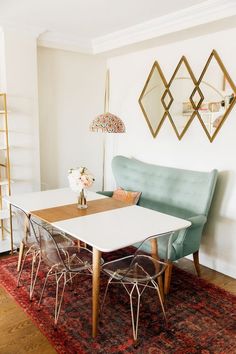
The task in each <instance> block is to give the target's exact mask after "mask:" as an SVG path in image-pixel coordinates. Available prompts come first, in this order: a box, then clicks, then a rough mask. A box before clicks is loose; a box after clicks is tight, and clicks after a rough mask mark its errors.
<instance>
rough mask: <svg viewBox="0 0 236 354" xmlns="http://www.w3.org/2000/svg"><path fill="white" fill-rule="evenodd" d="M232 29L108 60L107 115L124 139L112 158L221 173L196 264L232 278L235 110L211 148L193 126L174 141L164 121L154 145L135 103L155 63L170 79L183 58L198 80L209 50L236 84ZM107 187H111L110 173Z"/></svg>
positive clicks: (118, 139)
mask: <svg viewBox="0 0 236 354" xmlns="http://www.w3.org/2000/svg"><path fill="white" fill-rule="evenodd" d="M233 38H236V29H232V30H227V31H224V32H219V33H215V34H210V35H206V36H203V37H199V38H194V39H191V40H186V41H182V42H176V43H174V44H168V45H166V46H161V47H156V48H150V49H148V50H145V51H140V52H135V53H132V54H128V55H124V56H119V57H115V58H110V59H109V61H108V66H109V68H110V71H111V99H110V107H111V109H110V110H111V111H112V112H114V113H115V114H117V115H118V116H120V117H121V118H122V119H123V120H124V122H125V124H126V128H127V133H126V134H123V135H119V136H118V135H117V136H114V137H113V142H111V141H110V142H109V145H110V151H111V154H110V158H111V157H112V156H111V155H115V154H122V155H126V156H133V157H135V158H138V159H141V160H143V161H146V162H151V163H155V164H160V165H166V166H173V167H180V168H186V169H193V170H203V171H209V170H211V169H213V168H217V169H218V170H219V171H220V176H219V181H218V183H217V189H216V194H215V198H214V201H213V205H212V209H211V212H210V215H209V222H208V225H207V227H206V229H205V233H204V236H203V239H202V246H201V251H200V262H201V263H202V264H204V265H206V266H209V267H210V268H213V269H216V270H218V271H220V272H223V273H225V274H228V275H231V276H234V277H236V264H235V254H236V237H235V236H236V158H235V150H236V139H235V132H236V107H234V109H233V110H232V112H231V114H230V115H229V117H228V119H227V120H226V122H225V123H224V125H223V127H222V128H221V130H220V132H219V133H218V135H217V137H216V139H215V141H214V142H213V143H210V142H209V141H208V139H207V137H206V135H205V133H204V131H203V129H202V128H201V126H200V123H199V122H198V121H197V119H195V121H194V122H193V123H192V124H191V126H190V127H189V129H188V131H187V133H186V134H185V136H184V137H183V139H182V140H181V141H178V139H177V137H176V135H175V133H174V130H173V128H172V126H171V125H170V122H169V121H168V120H166V122H165V123H164V125H163V126H162V128H161V130H160V132H159V134H158V135H157V137H156V138H155V139H153V137H152V135H151V133H150V131H149V129H148V126H147V124H146V121H145V119H144V116H143V114H142V111H141V109H140V107H139V105H138V98H139V95H140V93H141V91H142V88H143V86H144V83H145V81H146V78H147V76H148V74H149V71H150V69H151V66H152V64H153V62H154V61H155V60H157V61H158V62H159V64H160V66H161V68H162V70H163V72H164V74H165V76H166V78H167V80H169V79H170V77H171V75H172V73H173V71H174V69H175V67H176V65H177V63H178V61H179V59H180V58H181V56H182V55H185V56H186V57H187V59H188V60H189V63H190V66H192V69H193V72H194V73H195V76H196V77H197V78H198V77H199V75H200V72H201V70H202V69H203V67H204V64H205V62H206V60H207V58H208V56H209V55H210V53H211V51H212V49H216V50H217V51H218V53H219V55H220V56H221V58H222V60H223V63H224V64H225V66H226V68H227V69H228V72H229V74H230V75H231V77H232V79H233V81H234V82H235V83H236V42H235V41H233V40H232V39H233ZM106 177H107V187H108V188H109V187H111V186H112V185H113V180H112V177H111V171H110V170H109V169H108V173H107V176H106Z"/></svg>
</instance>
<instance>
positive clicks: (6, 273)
mask: <svg viewBox="0 0 236 354" xmlns="http://www.w3.org/2000/svg"><path fill="white" fill-rule="evenodd" d="M118 256H119V254H118ZM110 257H111V256H109V255H108V256H106V258H107V259H110ZM16 264H17V257H10V258H7V259H3V260H1V261H0V284H1V285H2V286H3V287H4V288H5V289H6V290H7V292H8V293H9V294H11V296H12V297H13V298H14V299H15V300H16V301H17V302H18V304H19V305H20V306H21V307H22V308H23V309H24V311H25V312H26V313H27V314H28V316H29V317H30V318H31V319H32V321H33V322H34V323H35V324H36V325H37V326H38V328H39V329H40V330H41V331H42V333H43V334H44V335H45V336H46V337H47V338H48V339H49V341H50V342H51V343H52V345H53V346H54V348H55V349H56V350H57V352H58V353H61V354H62V353H63V354H80V353H89V354H92V353H96V354H97V353H102V354H104V353H116V354H121V353H138V354H161V353H168V354H169V353H174V354H176V353H181V354H184V353H186V354H190V353H191V354H192V353H201V354H208V353H209V354H210V353H221V354H223V353H224V354H235V353H236V325H235V324H236V311H235V310H236V297H235V296H233V295H231V294H229V293H228V292H225V291H224V290H221V289H220V288H218V287H215V286H214V285H211V284H209V283H207V282H205V281H203V280H200V279H198V278H197V277H195V276H193V275H191V274H188V273H186V272H185V271H182V270H179V269H177V268H175V269H174V274H173V279H172V285H171V292H170V294H169V296H168V298H167V301H166V312H167V317H168V327H167V326H165V323H164V321H163V315H162V312H161V309H160V306H159V304H158V303H157V301H156V295H153V294H154V292H153V291H152V290H147V291H146V293H145V292H144V294H143V297H142V306H141V310H140V311H141V312H140V323H139V338H140V339H141V343H140V345H139V347H138V348H137V349H135V348H134V347H133V344H132V343H133V342H132V329H131V318H130V309H129V299H128V296H127V294H126V293H125V291H124V290H123V288H121V287H120V286H116V285H113V286H111V288H110V291H109V295H108V297H107V302H106V306H105V309H104V313H103V317H102V319H101V321H100V324H99V336H98V337H97V339H96V341H94V340H93V339H92V338H91V277H88V276H80V277H79V278H77V279H78V280H77V282H76V284H74V285H75V287H76V292H75V291H71V289H69V288H67V290H66V292H65V298H64V302H63V306H62V310H61V315H60V319H59V324H58V329H57V330H55V329H54V327H53V306H54V297H55V284H54V283H53V282H52V281H51V282H50V283H49V285H48V287H47V290H46V296H45V298H44V302H43V306H42V308H41V310H39V307H38V304H37V299H38V298H39V294H40V291H41V287H42V282H43V278H44V274H43V271H41V272H40V277H39V280H38V282H37V286H36V290H35V296H34V301H32V302H30V301H29V296H28V285H29V271H25V272H24V274H23V277H22V284H23V285H22V286H21V287H20V288H16V276H17V273H16ZM27 267H28V270H29V267H30V263H28V264H27ZM106 280H107V278H106V277H105V276H102V279H101V294H103V292H104V288H105V284H106Z"/></svg>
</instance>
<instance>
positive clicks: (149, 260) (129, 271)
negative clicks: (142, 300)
mask: <svg viewBox="0 0 236 354" xmlns="http://www.w3.org/2000/svg"><path fill="white" fill-rule="evenodd" d="M171 234H172V232H168V233H163V234H162V235H158V238H159V237H168V236H171ZM156 238H157V237H156V236H151V237H147V238H146V239H145V240H144V241H142V242H140V243H139V244H136V245H135V247H136V250H135V251H134V253H131V254H130V255H126V256H124V257H122V258H119V259H117V260H113V261H111V262H107V263H105V267H106V268H108V269H109V270H110V271H111V272H112V273H117V274H118V277H119V280H122V279H125V278H132V279H133V280H134V278H136V280H137V281H138V280H141V281H142V280H145V279H146V280H147V278H153V279H154V278H157V277H159V276H160V275H161V274H162V273H163V272H164V271H165V269H166V267H167V264H166V263H165V262H162V261H159V260H157V259H156V258H154V257H153V256H151V255H150V252H147V251H146V250H147V249H148V248H150V245H149V243H150V242H151V241H152V240H155V239H156ZM147 244H148V246H147ZM117 267H118V269H117ZM135 273H136V274H135Z"/></svg>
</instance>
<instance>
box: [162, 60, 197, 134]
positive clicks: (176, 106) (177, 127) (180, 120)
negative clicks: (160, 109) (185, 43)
mask: <svg viewBox="0 0 236 354" xmlns="http://www.w3.org/2000/svg"><path fill="white" fill-rule="evenodd" d="M195 85H196V79H195V77H194V75H193V72H192V70H191V68H190V65H189V63H188V61H187V59H186V58H185V57H184V56H183V57H182V58H181V59H180V61H179V63H178V65H177V67H176V69H175V71H174V74H173V76H172V78H171V80H170V82H169V84H168V89H167V91H169V96H170V97H172V102H171V104H170V105H169V107H168V117H169V119H170V122H171V124H172V126H173V128H174V131H175V133H176V135H177V137H178V139H179V140H180V139H181V138H182V137H183V135H184V134H185V132H186V130H187V129H188V127H189V125H190V124H191V122H192V120H193V118H194V116H195V115H196V112H195V107H193V104H192V102H191V100H190V96H191V94H192V92H193V90H194V89H195ZM196 94H197V93H196ZM165 97H167V94H166V96H165ZM165 97H163V99H165Z"/></svg>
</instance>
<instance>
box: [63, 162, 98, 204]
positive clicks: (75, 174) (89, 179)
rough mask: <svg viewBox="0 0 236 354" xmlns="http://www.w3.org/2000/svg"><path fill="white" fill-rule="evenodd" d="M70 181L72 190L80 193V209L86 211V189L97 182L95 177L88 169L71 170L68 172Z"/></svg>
mask: <svg viewBox="0 0 236 354" xmlns="http://www.w3.org/2000/svg"><path fill="white" fill-rule="evenodd" d="M68 179H69V183H70V188H71V189H72V190H73V191H74V192H77V193H79V197H78V208H79V209H86V208H87V207H88V206H87V201H86V196H85V189H87V188H89V187H91V186H92V184H93V182H94V181H95V179H94V177H93V175H92V174H91V172H89V170H88V169H87V168H86V167H79V168H75V169H74V168H71V169H70V170H69V172H68Z"/></svg>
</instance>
